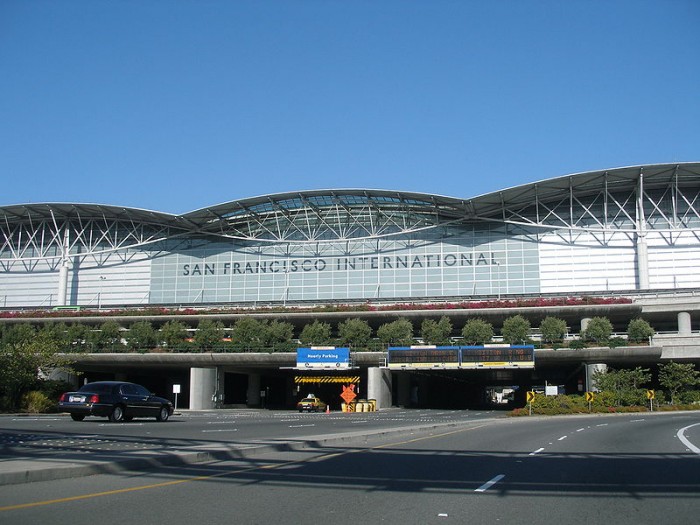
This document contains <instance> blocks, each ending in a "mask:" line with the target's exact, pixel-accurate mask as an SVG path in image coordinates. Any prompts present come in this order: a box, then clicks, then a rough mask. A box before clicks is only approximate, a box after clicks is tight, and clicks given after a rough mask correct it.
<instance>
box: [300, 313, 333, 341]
mask: <svg viewBox="0 0 700 525" xmlns="http://www.w3.org/2000/svg"><path fill="white" fill-rule="evenodd" d="M299 341H301V343H302V344H304V345H309V346H313V345H327V344H328V343H330V341H331V325H330V324H328V323H322V322H321V321H319V320H318V319H316V320H315V321H314V322H313V323H311V324H307V325H306V326H304V328H303V329H302V331H301V334H300V335H299Z"/></svg>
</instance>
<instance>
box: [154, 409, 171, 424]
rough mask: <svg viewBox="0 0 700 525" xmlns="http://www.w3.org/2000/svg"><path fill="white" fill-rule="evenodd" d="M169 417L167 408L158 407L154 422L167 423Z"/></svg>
mask: <svg viewBox="0 0 700 525" xmlns="http://www.w3.org/2000/svg"><path fill="white" fill-rule="evenodd" d="M169 417H170V411H169V410H168V407H160V412H158V415H157V416H156V421H167V420H168V418H169Z"/></svg>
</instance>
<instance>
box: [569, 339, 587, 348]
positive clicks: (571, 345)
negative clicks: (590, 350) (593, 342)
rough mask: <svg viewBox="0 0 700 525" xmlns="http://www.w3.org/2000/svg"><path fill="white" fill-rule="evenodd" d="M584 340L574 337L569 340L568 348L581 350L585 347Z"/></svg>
mask: <svg viewBox="0 0 700 525" xmlns="http://www.w3.org/2000/svg"><path fill="white" fill-rule="evenodd" d="M586 346H588V345H586V342H585V341H583V340H582V339H574V340H573V341H569V348H571V349H572V350H581V349H583V348H586Z"/></svg>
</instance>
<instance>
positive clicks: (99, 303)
mask: <svg viewBox="0 0 700 525" xmlns="http://www.w3.org/2000/svg"><path fill="white" fill-rule="evenodd" d="M106 280H107V278H106V277H105V276H104V275H100V291H99V292H97V309H98V310H100V309H102V284H103V283H104V282H105V281H106Z"/></svg>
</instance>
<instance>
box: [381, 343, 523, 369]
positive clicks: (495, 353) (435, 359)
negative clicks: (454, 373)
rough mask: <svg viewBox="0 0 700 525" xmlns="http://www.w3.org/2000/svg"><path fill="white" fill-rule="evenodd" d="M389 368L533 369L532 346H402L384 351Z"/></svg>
mask: <svg viewBox="0 0 700 525" xmlns="http://www.w3.org/2000/svg"><path fill="white" fill-rule="evenodd" d="M387 366H388V367H389V368H391V369H398V370H400V369H426V368H432V369H452V368H490V369H493V368H534V367H535V349H534V347H533V346H532V345H499V346H404V347H392V348H389V349H388V352H387Z"/></svg>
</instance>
